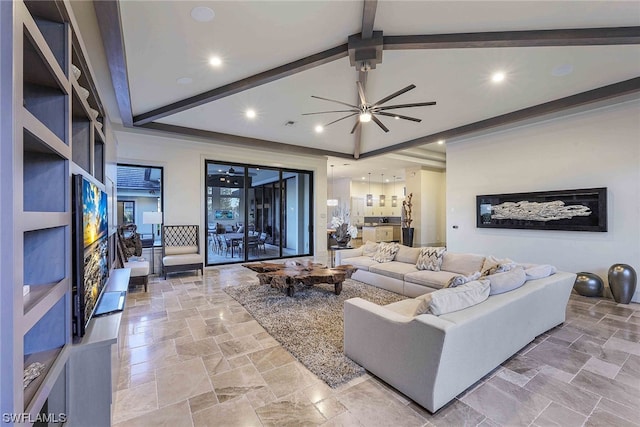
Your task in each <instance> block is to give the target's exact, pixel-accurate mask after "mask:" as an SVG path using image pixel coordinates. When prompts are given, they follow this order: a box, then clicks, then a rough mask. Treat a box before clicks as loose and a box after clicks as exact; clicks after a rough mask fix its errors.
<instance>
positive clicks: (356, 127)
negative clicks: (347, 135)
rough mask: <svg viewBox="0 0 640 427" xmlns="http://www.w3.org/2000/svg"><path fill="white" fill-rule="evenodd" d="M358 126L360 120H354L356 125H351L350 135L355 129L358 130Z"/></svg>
mask: <svg viewBox="0 0 640 427" xmlns="http://www.w3.org/2000/svg"><path fill="white" fill-rule="evenodd" d="M358 126H360V120H356V124H355V125H353V128H352V129H351V134H353V133H354V132H355V131H356V129H358Z"/></svg>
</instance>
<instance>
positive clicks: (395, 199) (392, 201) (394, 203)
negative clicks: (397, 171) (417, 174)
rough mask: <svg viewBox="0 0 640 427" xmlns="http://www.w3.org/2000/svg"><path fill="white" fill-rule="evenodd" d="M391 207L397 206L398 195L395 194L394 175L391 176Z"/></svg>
mask: <svg viewBox="0 0 640 427" xmlns="http://www.w3.org/2000/svg"><path fill="white" fill-rule="evenodd" d="M391 207H392V208H396V207H398V196H396V176H395V175H394V176H393V195H392V196H391Z"/></svg>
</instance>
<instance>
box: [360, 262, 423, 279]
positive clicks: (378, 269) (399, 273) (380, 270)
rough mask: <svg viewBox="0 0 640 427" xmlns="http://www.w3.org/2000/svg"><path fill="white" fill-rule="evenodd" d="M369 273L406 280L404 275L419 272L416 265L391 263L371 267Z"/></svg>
mask: <svg viewBox="0 0 640 427" xmlns="http://www.w3.org/2000/svg"><path fill="white" fill-rule="evenodd" d="M369 271H370V272H372V273H376V274H380V275H382V276H387V277H392V278H394V279H398V280H404V275H405V274H407V273H415V272H416V271H418V269H417V268H416V266H415V265H413V264H407V263H405V262H398V261H391V262H383V263H381V264H377V265H372V266H371V267H369Z"/></svg>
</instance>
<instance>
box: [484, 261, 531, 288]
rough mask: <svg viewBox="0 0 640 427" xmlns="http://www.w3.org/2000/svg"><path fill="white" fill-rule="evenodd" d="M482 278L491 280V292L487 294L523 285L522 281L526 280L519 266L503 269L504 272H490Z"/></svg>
mask: <svg viewBox="0 0 640 427" xmlns="http://www.w3.org/2000/svg"><path fill="white" fill-rule="evenodd" d="M484 278H485V279H487V280H489V282H491V292H490V293H489V295H497V294H502V293H504V292H509V291H512V290H514V289H517V288H519V287H520V286H522V285H524V282H526V281H527V275H526V274H525V273H524V270H523V269H522V268H520V267H518V268H514V269H513V270H509V271H505V272H504V273H496V274H491V275H489V276H485V277H484Z"/></svg>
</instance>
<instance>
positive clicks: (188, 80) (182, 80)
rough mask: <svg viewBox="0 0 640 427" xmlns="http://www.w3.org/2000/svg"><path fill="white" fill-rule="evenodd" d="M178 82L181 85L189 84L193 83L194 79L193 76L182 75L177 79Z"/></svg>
mask: <svg viewBox="0 0 640 427" xmlns="http://www.w3.org/2000/svg"><path fill="white" fill-rule="evenodd" d="M176 83H178V84H179V85H188V84H191V83H193V79H192V78H191V77H180V78H179V79H177V80H176Z"/></svg>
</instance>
